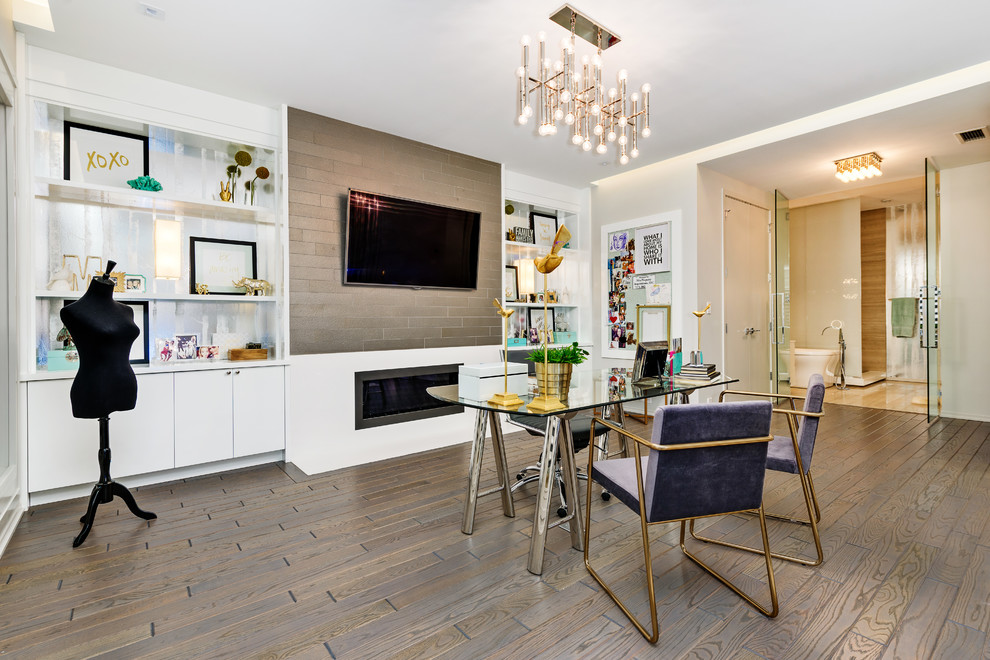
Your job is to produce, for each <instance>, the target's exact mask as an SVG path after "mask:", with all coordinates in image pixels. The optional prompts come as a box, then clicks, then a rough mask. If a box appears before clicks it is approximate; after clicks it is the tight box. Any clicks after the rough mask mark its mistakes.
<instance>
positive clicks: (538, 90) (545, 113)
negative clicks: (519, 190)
mask: <svg viewBox="0 0 990 660" xmlns="http://www.w3.org/2000/svg"><path fill="white" fill-rule="evenodd" d="M550 20H552V21H553V22H554V23H557V24H558V25H561V26H563V27H565V28H567V29H569V30H570V32H571V34H570V37H565V38H564V39H563V40H562V41H561V44H560V46H561V57H560V59H559V60H557V61H556V62H555V63H553V64H552V65H551V62H550V58H549V57H547V37H546V34H545V33H543V32H540V34H539V35H538V37H537V39H538V40H539V60H538V62H537V66H536V77H533V75H532V74H531V72H530V66H529V43H530V42H529V37H528V36H525V37H523V38H522V66H520V67H519V68H518V69H517V70H516V75H517V77H518V84H517V92H516V95H517V99H516V100H517V111H518V113H517V114H518V117H517V120H518V122H519V123H520V124H527V123H529V120H530V118H532V117H533V116H534V114H535V118H536V123H537V128H536V130H537V133H539V134H540V135H556V134H557V123H558V122H563V123H564V124H565V125H567V126H569V127H570V134H571V143H572V144H574V145H577V146H579V147H580V148H581V149H582V150H583V151H591V150H592V148H594V150H595V153H598V154H605V153H607V152H608V143H609V142H614V143H616V144H617V145H618V154H619V163H621V164H622V165H625V164H626V163H628V162H629V158H630V157H632V158H636V157H637V156H638V155H639V148H638V146H637V139H638V138H639V137H640V136H641V137H644V138H645V137H649V136H650V86H649V85H648V84H646V85H643V86H642V88H641V92H642V97H640V94H639V92H633V93H632V94H627V92H626V86H627V78H628V74H627V73H626V70H625V69H620V70H619V72H618V74H617V76H616V86H615V87H612V88H610V89H608V91H607V92H606V90H605V86H604V85H603V84H602V51H603V50H605V49H606V48H608V47H610V46H614V45H615V44H617V43H619V37H617V36H616V35H615V34H614V33H612V32H610V31H609V30H606V29H605V28H604V27H602V26H601V25H599V24H598V23H597V22H595V21H593V20H592V19H590V18H588V17H587V16H585V15H583V14H581V13H580V12H579V11H577V10H576V9H574V8H573V7H571V6H570V5H564V6H563V7H561V8H560V9H559V10H558V11H557V12H555V13H554V14H553V15H552V16H550ZM576 36H577V37H581V38H582V39H584V40H586V41H588V42H589V43H591V44H592V45H593V46H595V47H596V48H597V52H596V53H595V55H594V56H592V57H588V56H587V55H585V56H583V57H582V58H581V67H580V69H579V68H578V66H577V65H576V62H575V58H576V56H575V53H574V50H575V37H576ZM640 102H642V106H641V105H640Z"/></svg>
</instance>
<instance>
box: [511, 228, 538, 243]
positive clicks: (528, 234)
mask: <svg viewBox="0 0 990 660" xmlns="http://www.w3.org/2000/svg"><path fill="white" fill-rule="evenodd" d="M512 231H513V232H515V234H516V238H515V241H516V242H517V243H532V242H533V230H532V229H531V228H529V227H513V228H512Z"/></svg>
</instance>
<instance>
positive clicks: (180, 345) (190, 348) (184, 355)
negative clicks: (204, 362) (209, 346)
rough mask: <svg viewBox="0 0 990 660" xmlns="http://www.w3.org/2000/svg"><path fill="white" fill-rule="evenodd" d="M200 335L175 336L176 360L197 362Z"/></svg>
mask: <svg viewBox="0 0 990 660" xmlns="http://www.w3.org/2000/svg"><path fill="white" fill-rule="evenodd" d="M198 340H199V337H198V335H176V336H175V359H176V360H195V359H196V344H197V343H199V342H198Z"/></svg>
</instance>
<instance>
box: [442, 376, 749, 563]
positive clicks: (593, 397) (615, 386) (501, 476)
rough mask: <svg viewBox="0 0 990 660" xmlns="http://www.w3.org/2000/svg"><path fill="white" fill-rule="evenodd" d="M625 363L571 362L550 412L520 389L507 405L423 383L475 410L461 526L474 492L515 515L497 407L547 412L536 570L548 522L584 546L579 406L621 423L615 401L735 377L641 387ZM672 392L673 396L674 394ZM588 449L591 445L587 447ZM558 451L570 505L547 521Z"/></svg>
mask: <svg viewBox="0 0 990 660" xmlns="http://www.w3.org/2000/svg"><path fill="white" fill-rule="evenodd" d="M629 371H630V370H628V369H601V370H591V369H580V368H575V370H574V375H573V377H572V379H571V388H570V391H569V394H568V398H567V399H565V400H564V401H563V404H564V406H565V407H564V408H561V409H559V410H554V411H550V412H543V411H540V412H535V411H533V412H531V411H529V410H527V409H526V405H527V404H528V403H529V402H531V401H532V400H533V394H529V393H520V394H519V397H520V398H521V399H522V400H523V405H521V406H519V407H518V408H514V409H509V408H502V407H499V406H495V405H492V404H489V403H488V402H487V401H477V400H474V399H465V398H463V397H461V396H460V395H459V392H458V388H457V385H441V386H437V387H430V388H427V390H426V391H427V392H428V393H429V394H430V396H432V397H434V398H436V399H439V400H441V401H446V402H447V403H454V404H457V405H460V406H464V407H466V408H474V409H475V410H477V411H478V413H477V418H476V421H475V425H474V440H473V444H472V447H471V465H470V469H469V474H468V492H467V497H466V498H465V501H464V515H463V518H462V523H461V531H462V532H464V533H465V534H471V533H472V532H473V531H474V515H475V510H476V509H477V504H478V498H479V497H484V496H486V495H494V494H496V493H498V494H500V495H501V497H502V510H503V511H504V513H505V515H506V516H508V517H510V518H514V517H515V507H514V505H513V502H512V492H511V490H510V488H511V484H510V483H509V470H508V465H507V464H506V460H505V446H504V444H503V442H502V426H501V422H500V421H499V416H498V413H514V414H519V415H532V416H534V417H547V418H549V419H548V423H547V426H546V433H545V434H544V438H543V453H542V456H541V458H540V477H539V490H538V493H537V498H536V513H535V514H534V516H533V534H532V537H531V540H530V547H529V565H528V568H529V571H530V572H531V573H535V574H536V575H540V574H542V573H543V555H544V548H545V547H546V535H547V531H548V530H549V528H551V527H556V526H557V525H560V524H563V523H565V522H570V533H571V545H572V546H573V547H574V548H575V549H577V550H583V547H582V546H583V543H584V532H583V529H582V528H583V525H584V521H583V518H582V516H581V503H580V492H581V489H580V488H578V485H577V470H576V466H575V462H574V443H573V441H572V439H571V427H570V419H571V418H572V417H574V415H575V414H577V413H578V412H579V411H582V410H589V409H592V408H603V409H608V408H611V409H612V410H613V411H614V412H615V416H616V418H617V420H618V423H619V424H621V423H622V406H621V405H619V404H622V403H628V402H630V401H642V400H643V399H647V398H652V397H660V396H665V395H670V394H675V395H676V394H689V393H690V392H693V391H694V390H698V389H702V388H721V386H723V385H726V384H728V383H734V382H736V379H734V378H728V377H724V376H723V377H719V378H715V379H714V380H711V381H692V380H682V379H679V378H676V377H675V378H673V379H670V378H663V379H660V380H659V381H656V384H655V386H651V387H640V386H637V385H633V384H632V382H631V381H632V378H631V377H630V375H629ZM675 398H677V397H675ZM489 425H490V426H491V433H492V444H493V450H494V454H495V472H496V474H497V476H498V481H499V483H498V485H497V486H495V487H493V488H489V489H488V490H485V491H481V490H480V482H481V462H482V457H483V455H484V450H485V434H486V429H487V427H488V426H489ZM588 450H589V451H591V447H590V446H589V448H588ZM558 452H559V453H560V462H561V468H562V471H563V476H564V487H565V488H566V489H567V493H568V498H569V500H570V501H572V502H573V503H574V506H568V514H567V515H566V516H564V517H563V518H561V519H559V520H556V521H554V522H553V523H551V522H550V500H551V495H552V492H551V489H552V486H553V478H554V470H555V469H556V463H557V455H558Z"/></svg>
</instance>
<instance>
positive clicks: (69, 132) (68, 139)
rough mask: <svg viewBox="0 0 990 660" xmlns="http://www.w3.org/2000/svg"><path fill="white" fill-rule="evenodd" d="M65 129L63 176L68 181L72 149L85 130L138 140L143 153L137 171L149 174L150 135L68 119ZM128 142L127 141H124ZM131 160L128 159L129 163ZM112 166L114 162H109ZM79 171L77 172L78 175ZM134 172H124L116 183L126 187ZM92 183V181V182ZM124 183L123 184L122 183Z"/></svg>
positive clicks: (64, 125)
mask: <svg viewBox="0 0 990 660" xmlns="http://www.w3.org/2000/svg"><path fill="white" fill-rule="evenodd" d="M63 131H64V133H65V135H64V137H63V140H62V142H63V147H62V177H63V178H64V179H65V180H66V181H72V180H73V178H72V149H73V145H74V144H75V140H76V139H82V138H83V137H84V134H85V132H89V133H96V134H100V135H104V136H106V135H111V136H113V137H116V138H121V139H122V140H133V141H135V142H138V143H139V144H138V147H139V149H140V153H141V163H140V165H139V167H137V168H136V169H137V171H138V172H139V173H140V174H138V175H137V176H148V175H149V169H148V167H149V165H148V151H149V150H148V136H147V135H138V134H137V133H127V132H125V131H118V130H115V129H112V128H103V127H102V126H92V125H90V124H82V123H79V122H75V121H68V120H66V121H65V122H63ZM73 131H75V136H73ZM122 144H126V143H122ZM129 162H130V161H128V163H129ZM109 164H110V165H111V166H112V165H113V162H112V161H110V163H109ZM111 169H112V167H111ZM78 174H79V173H77V175H78ZM132 174H133V172H132V173H130V174H128V173H126V172H125V173H123V174H122V175H121V177H120V182H119V183H117V184H114V185H120V186H121V187H126V182H127V179H128V178H129V177H130V176H131V175H132ZM76 180H77V181H83V182H85V181H84V180H83V179H82V177H78V178H77V179H76ZM90 183H92V182H90ZM121 184H123V185H121Z"/></svg>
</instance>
